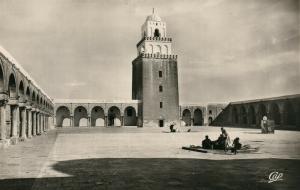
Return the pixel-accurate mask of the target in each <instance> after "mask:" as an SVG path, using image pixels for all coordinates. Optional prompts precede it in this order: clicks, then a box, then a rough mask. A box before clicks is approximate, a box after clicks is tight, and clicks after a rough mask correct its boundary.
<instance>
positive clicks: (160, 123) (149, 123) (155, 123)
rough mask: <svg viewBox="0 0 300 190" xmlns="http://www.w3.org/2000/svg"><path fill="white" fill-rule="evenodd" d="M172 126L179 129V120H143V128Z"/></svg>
mask: <svg viewBox="0 0 300 190" xmlns="http://www.w3.org/2000/svg"><path fill="white" fill-rule="evenodd" d="M172 124H173V125H174V126H175V128H177V127H180V120H167V119H157V120H145V119H144V120H143V127H169V126H170V125H172Z"/></svg>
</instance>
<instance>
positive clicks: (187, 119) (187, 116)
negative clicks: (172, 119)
mask: <svg viewBox="0 0 300 190" xmlns="http://www.w3.org/2000/svg"><path fill="white" fill-rule="evenodd" d="M191 119H192V114H191V111H190V110H189V109H185V110H183V112H182V121H183V122H184V126H191Z"/></svg>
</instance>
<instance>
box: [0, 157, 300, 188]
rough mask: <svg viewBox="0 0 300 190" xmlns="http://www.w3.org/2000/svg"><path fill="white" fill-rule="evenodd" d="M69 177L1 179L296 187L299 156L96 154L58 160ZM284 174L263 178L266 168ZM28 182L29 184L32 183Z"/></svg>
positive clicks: (19, 183) (77, 184)
mask: <svg viewBox="0 0 300 190" xmlns="http://www.w3.org/2000/svg"><path fill="white" fill-rule="evenodd" d="M53 169H54V170H57V171H59V172H62V173H65V174H69V175H70V177H52V178H37V179H33V178H24V179H4V180H0V189H1V190H2V189H3V190H17V189H18V190H19V189H22V190H29V189H41V190H48V189H49V190H50V189H51V190H55V189H63V190H64V189H75V190H77V189H78V190H79V189H83V190H92V189H120V190H121V189H122V190H124V189H136V190H137V189H139V190H140V189H149V190H158V189H163V190H168V189H204V190H206V189H208V190H209V189H218V190H219V189H222V190H227V189H243V190H247V189H298V187H299V185H300V180H299V179H300V175H299V173H298V172H299V171H300V160H288V159H245V160H216V161H215V160H199V159H175V158H170V159H168V158H151V159H148V158H99V159H96V158H95V159H81V160H68V161H62V162H58V163H57V164H55V165H53ZM273 171H278V172H281V173H283V180H282V181H276V182H273V183H268V176H269V174H270V173H271V172H273ZM32 187H33V188H32Z"/></svg>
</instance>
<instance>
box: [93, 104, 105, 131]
mask: <svg viewBox="0 0 300 190" xmlns="http://www.w3.org/2000/svg"><path fill="white" fill-rule="evenodd" d="M104 121H105V115H104V110H103V108H102V107H101V106H95V107H93V109H92V111H91V126H94V127H96V126H105V122H104Z"/></svg>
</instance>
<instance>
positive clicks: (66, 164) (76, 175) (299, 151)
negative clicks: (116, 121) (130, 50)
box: [0, 127, 300, 189]
mask: <svg viewBox="0 0 300 190" xmlns="http://www.w3.org/2000/svg"><path fill="white" fill-rule="evenodd" d="M187 129H188V128H181V129H180V130H181V132H179V133H168V129H166V128H136V127H126V128H124V127H123V128H89V129H88V128H66V129H57V130H52V131H49V132H48V134H47V135H42V136H39V137H36V138H33V139H30V140H28V141H26V142H23V143H19V144H17V145H15V146H10V147H9V148H7V149H4V150H0V155H1V156H0V167H1V170H0V189H219V188H223V189H240V188H241V187H243V188H244V189H297V187H298V185H299V179H300V175H299V174H298V171H299V169H300V132H294V131H276V133H275V134H260V130H258V129H241V128H227V131H228V132H229V134H230V136H231V138H234V137H236V136H239V137H240V139H241V142H242V143H243V144H251V146H253V147H260V150H259V152H257V153H255V154H237V155H224V154H212V153H208V154H204V153H198V152H190V151H186V150H182V149H181V147H182V146H184V145H190V144H200V142H201V140H202V139H203V138H204V136H205V135H206V134H207V135H209V136H210V138H211V139H216V138H217V137H218V135H219V133H220V128H218V127H198V128H196V127H193V128H192V132H190V133H187V132H186V131H187ZM271 171H279V172H282V173H284V180H283V181H279V182H274V183H271V184H269V183H268V175H269V173H270V172H271ZM216 182H218V183H216Z"/></svg>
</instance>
